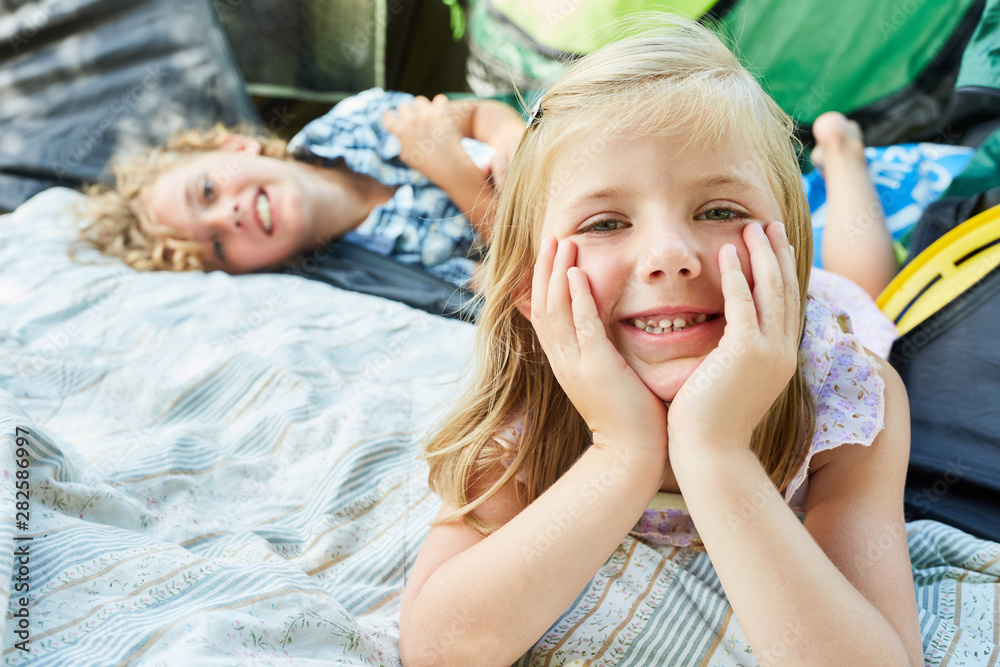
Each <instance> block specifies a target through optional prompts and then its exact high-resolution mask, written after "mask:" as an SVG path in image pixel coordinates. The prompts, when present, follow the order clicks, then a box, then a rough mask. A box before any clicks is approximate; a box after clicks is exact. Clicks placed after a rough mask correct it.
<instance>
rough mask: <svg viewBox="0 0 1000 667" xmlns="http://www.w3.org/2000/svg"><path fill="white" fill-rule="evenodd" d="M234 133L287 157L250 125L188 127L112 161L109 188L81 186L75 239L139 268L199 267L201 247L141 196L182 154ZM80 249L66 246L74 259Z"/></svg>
mask: <svg viewBox="0 0 1000 667" xmlns="http://www.w3.org/2000/svg"><path fill="white" fill-rule="evenodd" d="M234 135H246V136H250V137H253V138H254V139H256V140H257V141H259V142H260V145H261V155H264V156H266V157H274V158H279V159H291V158H290V157H289V156H288V152H287V150H286V147H287V142H285V141H284V140H283V139H278V138H276V137H273V136H271V135H268V134H264V133H263V132H262V131H261V130H260V129H258V128H255V127H239V128H227V127H225V126H224V125H222V124H221V123H219V124H216V125H215V126H214V127H212V128H210V129H208V130H204V131H199V130H187V131H185V132H182V133H180V134H177V135H176V136H174V137H172V138H171V139H170V140H169V141H167V143H165V144H164V145H162V146H157V147H155V148H152V149H150V150H149V151H147V152H146V153H144V154H142V155H139V156H138V157H135V158H132V159H129V160H126V161H121V162H117V163H115V164H114V165H113V167H112V171H113V173H114V177H115V184H114V186H113V187H109V186H107V185H104V184H94V185H90V186H88V187H86V188H85V189H84V194H86V195H87V198H86V199H84V200H83V201H82V203H81V204H80V206H79V207H78V208H77V211H76V212H77V216H78V217H79V218H80V219H81V220H84V221H86V222H87V223H88V224H87V225H86V226H85V227H84V228H83V229H82V230H81V231H80V238H79V239H78V241H79V242H82V243H84V244H88V245H90V246H93V247H95V248H97V249H98V250H100V251H101V252H102V253H104V254H105V255H110V256H111V257H117V258H119V259H121V260H122V261H123V262H125V264H127V265H129V266H131V267H132V268H134V269H138V270H140V271H201V270H203V268H204V258H203V257H202V248H201V245H200V244H198V243H196V242H194V241H191V240H188V239H185V238H183V237H181V236H179V235H178V234H177V232H176V231H174V230H173V229H171V228H170V227H167V226H165V225H162V224H159V223H157V221H156V220H155V219H154V218H153V217H152V216H151V215H150V214H149V211H147V210H146V207H145V206H144V205H143V202H142V195H143V193H144V192H145V191H146V189H147V188H148V187H149V186H151V185H152V184H153V182H154V181H155V180H156V179H157V178H159V177H160V175H161V174H163V173H164V172H166V171H168V170H169V169H171V168H172V167H174V166H176V165H177V164H178V162H179V161H181V160H183V159H184V158H185V157H190V156H192V155H195V154H197V153H204V152H207V151H214V150H221V149H222V148H223V146H224V145H225V144H226V141H227V140H228V139H229V138H230V137H232V136H234ZM81 247H82V245H81V244H80V243H77V244H74V245H71V246H70V248H69V254H70V257H73V258H75V257H76V253H77V251H78V250H79V249H80V248H81Z"/></svg>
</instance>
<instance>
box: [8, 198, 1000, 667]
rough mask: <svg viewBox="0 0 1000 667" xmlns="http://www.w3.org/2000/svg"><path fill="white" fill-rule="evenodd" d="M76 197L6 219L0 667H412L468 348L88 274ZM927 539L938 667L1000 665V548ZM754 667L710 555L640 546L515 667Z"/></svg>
mask: <svg viewBox="0 0 1000 667" xmlns="http://www.w3.org/2000/svg"><path fill="white" fill-rule="evenodd" d="M76 197H78V195H76V194H75V193H73V192H71V191H68V190H59V189H56V190H49V191H46V192H43V193H41V194H40V195H38V196H36V197H35V198H34V199H32V200H31V201H29V202H28V203H27V204H25V205H24V206H22V207H21V208H19V209H18V210H17V211H15V212H14V213H12V214H10V215H7V216H4V217H2V218H0V508H2V512H0V518H2V521H0V568H3V569H5V570H6V571H7V572H9V576H5V577H0V601H2V602H3V603H4V606H5V607H6V618H5V623H4V630H3V645H2V656H3V662H4V664H5V665H74V666H76V665H203V664H225V665H233V664H253V665H282V664H288V665H292V664H294V665H305V664H317V665H321V664H322V665H326V664H347V665H398V664H399V651H398V618H399V605H400V597H401V593H402V590H403V586H404V584H405V582H406V577H407V573H408V572H409V570H410V568H411V567H412V565H413V561H414V558H415V556H416V554H417V552H418V550H419V548H420V544H421V541H422V539H423V537H424V536H425V534H426V532H427V526H428V523H429V521H430V520H431V519H432V517H433V516H434V515H435V513H436V511H437V509H438V502H439V501H438V500H437V499H436V497H435V496H434V495H433V494H432V493H430V492H429V491H428V488H427V468H426V464H425V463H424V462H422V461H421V460H420V459H419V457H418V453H419V447H420V441H421V438H422V437H423V436H424V435H425V434H426V433H427V431H428V429H429V428H430V426H431V425H432V424H433V422H434V420H435V419H436V418H437V417H438V416H439V415H440V413H441V411H442V410H443V409H444V408H445V407H446V406H447V404H448V403H449V401H451V400H452V399H453V397H454V396H455V395H456V394H457V393H458V392H460V391H461V388H462V381H463V380H462V377H463V370H464V369H465V368H466V367H467V364H468V357H469V354H470V352H471V348H472V336H473V327H472V326H470V325H468V324H464V323H461V322H457V321H454V320H447V319H443V318H437V317H433V316H430V315H426V314H424V313H422V312H420V311H415V310H412V309H409V308H407V307H405V306H403V305H400V304H397V303H394V302H389V301H385V300H380V299H376V298H374V297H368V296H362V295H358V294H353V293H349V292H343V291H339V290H336V289H335V288H332V287H330V286H328V285H325V284H321V283H317V282H311V281H308V280H303V279H301V278H298V277H295V276H288V275H272V274H268V275H250V276H229V275H226V274H222V273H211V274H166V273H140V272H135V271H132V270H131V269H127V268H125V267H123V266H122V265H121V264H119V263H118V262H116V261H110V260H102V259H100V258H99V257H98V256H96V255H94V254H88V253H83V254H82V255H81V259H82V260H92V261H94V262H95V263H92V264H85V263H74V262H72V261H71V260H70V259H68V258H67V257H66V253H65V249H66V246H67V243H68V242H69V241H70V240H71V239H72V238H73V237H74V235H75V232H74V222H73V218H72V217H71V216H69V215H68V214H67V213H66V211H65V207H66V206H67V205H69V204H72V203H73V202H74V201H75V199H76ZM966 463H968V464H972V462H966ZM907 532H908V537H909V543H910V551H911V558H912V560H913V570H914V577H915V584H916V588H917V595H918V601H919V606H920V609H921V611H920V623H921V632H922V636H923V643H924V649H925V658H926V662H927V664H928V665H950V666H952V667H956V666H959V665H982V666H993V665H996V664H997V662H998V656H1000V545H997V544H993V543H989V542H984V541H982V540H978V539H975V538H972V537H970V536H968V535H966V534H964V533H962V532H960V531H958V530H955V529H953V528H950V527H947V526H944V525H941V524H936V523H932V522H914V523H909V524H907ZM871 548H872V549H873V550H877V549H878V548H879V547H878V545H877V544H873V545H872V547H871ZM875 556H877V554H872V557H873V559H874V557H875ZM460 630H461V629H456V631H460ZM795 640H796V635H795V628H790V629H789V634H788V641H789V647H790V646H791V643H793V642H794V641H795ZM786 648H788V647H782V646H777V647H773V648H772V655H770V656H769V657H770V658H771V660H772V661H777V664H780V658H781V655H780V654H781V653H782V652H783V651H784V650H785V649H786ZM758 663H759V660H758V657H757V656H755V655H754V654H753V652H752V651H751V649H750V648H749V646H748V644H747V642H746V638H745V637H744V635H743V632H742V630H741V629H740V627H739V623H738V622H737V619H736V618H735V617H734V616H733V613H732V610H731V608H730V607H729V605H728V604H727V602H726V598H725V595H724V593H723V591H722V588H721V586H720V584H719V581H718V578H717V577H716V576H715V574H714V571H713V569H712V566H711V562H710V560H709V559H708V557H707V556H706V555H705V554H699V553H696V552H693V551H691V550H687V549H670V548H656V547H653V546H650V545H648V544H645V543H643V542H638V541H635V540H633V539H632V538H628V539H626V541H625V542H623V543H622V545H621V546H620V547H619V549H618V550H617V551H616V552H615V554H614V555H613V556H612V557H611V558H610V559H609V560H608V562H607V563H606V564H605V566H604V567H603V568H602V569H601V571H600V572H599V573H598V574H597V575H596V576H595V577H594V579H593V580H592V581H591V583H590V584H589V585H588V586H587V587H586V588H585V590H583V591H582V592H581V594H580V595H579V597H578V598H577V599H576V600H575V601H574V602H573V604H572V605H571V606H570V608H569V609H567V610H566V612H565V613H564V614H563V616H562V617H561V618H560V619H559V620H558V621H557V622H556V623H555V624H554V625H553V626H552V627H551V628H550V629H549V630H548V632H547V633H546V634H545V636H544V637H542V638H541V639H540V640H539V642H538V643H537V644H536V646H535V647H534V648H533V650H532V651H530V652H529V653H528V654H527V655H525V656H524V657H523V658H522V659H521V661H520V662H519V664H522V665H568V664H591V665H620V666H625V665H651V664H657V665H713V666H715V665H719V666H723V665H757V664H758Z"/></svg>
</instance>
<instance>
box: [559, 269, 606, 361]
mask: <svg viewBox="0 0 1000 667" xmlns="http://www.w3.org/2000/svg"><path fill="white" fill-rule="evenodd" d="M567 279H568V280H569V292H570V296H571V298H572V299H573V325H574V327H575V328H576V337H577V340H578V341H579V342H580V352H581V354H582V355H583V356H586V357H588V358H591V359H593V358H601V357H606V356H609V355H617V354H618V351H617V350H616V349H615V347H614V346H613V345H612V343H611V341H610V340H609V339H608V335H607V332H606V331H605V330H604V324H603V323H602V322H601V318H600V316H599V315H598V314H597V303H596V302H595V301H594V295H593V294H592V293H591V291H590V280H589V279H588V278H587V274H586V273H584V271H583V269H581V268H579V267H577V266H574V267H572V268H570V269H569V271H568V272H567Z"/></svg>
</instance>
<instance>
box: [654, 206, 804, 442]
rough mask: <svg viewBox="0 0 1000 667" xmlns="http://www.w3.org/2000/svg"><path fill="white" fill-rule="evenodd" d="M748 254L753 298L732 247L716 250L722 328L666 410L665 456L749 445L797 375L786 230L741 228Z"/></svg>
mask: <svg viewBox="0 0 1000 667" xmlns="http://www.w3.org/2000/svg"><path fill="white" fill-rule="evenodd" d="M743 240H744V241H745V242H746V244H747V247H748V248H749V250H750V266H751V269H752V271H753V281H754V288H753V292H752V293H751V291H750V287H749V285H748V284H747V281H746V278H745V276H744V275H743V271H742V270H741V268H740V260H739V257H738V256H737V254H736V249H735V248H734V247H733V246H732V245H727V246H725V247H723V249H722V251H721V252H720V253H719V266H720V268H721V270H722V293H723V296H724V298H725V315H726V329H725V332H724V334H723V336H722V339H721V340H720V341H719V346H718V347H717V348H716V349H715V350H713V351H712V352H711V353H710V354H709V355H708V356H707V357H706V358H705V360H704V361H703V362H702V363H701V365H700V366H698V368H697V370H695V372H694V373H692V374H691V376H690V377H688V379H687V380H686V381H685V382H684V385H683V386H682V387H681V388H680V391H678V392H677V396H676V398H675V399H674V401H673V403H671V406H670V414H669V416H668V428H669V431H670V455H671V460H672V461H673V459H674V457H675V456H683V453H684V452H685V450H688V448H697V449H702V450H704V449H705V448H713V447H714V448H717V449H723V450H724V449H732V448H734V447H736V448H747V447H749V445H750V437H751V435H752V433H753V430H754V428H755V427H756V426H757V424H758V423H759V422H760V420H761V419H762V418H763V417H764V415H765V414H766V413H767V411H768V409H769V408H770V407H771V405H772V404H773V403H774V401H775V399H776V398H777V397H778V395H779V394H780V393H781V391H782V390H783V389H784V388H785V386H786V385H787V384H788V382H789V381H790V380H791V378H792V375H793V374H794V373H795V369H796V361H797V357H798V348H799V322H800V310H799V289H798V280H797V278H796V270H795V255H794V251H793V250H792V247H791V246H790V245H789V243H788V240H787V239H786V238H785V231H784V226H783V225H781V223H778V222H774V223H771V224H769V225H768V227H767V232H766V233H765V232H764V230H763V228H762V227H761V226H760V225H758V224H757V223H751V224H749V225H747V226H746V227H745V228H744V229H743Z"/></svg>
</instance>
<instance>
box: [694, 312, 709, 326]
mask: <svg viewBox="0 0 1000 667" xmlns="http://www.w3.org/2000/svg"><path fill="white" fill-rule="evenodd" d="M707 319H708V315H706V314H705V313H702V314H701V315H699V316H698V317H696V318H694V321H695V322H697V323H698V324H701V323H702V322H704V321H705V320H707Z"/></svg>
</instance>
